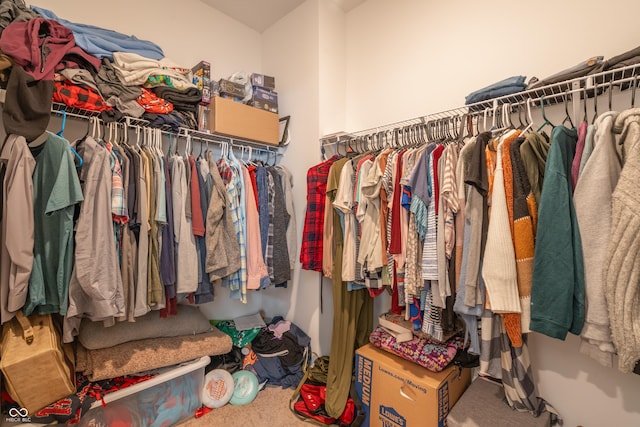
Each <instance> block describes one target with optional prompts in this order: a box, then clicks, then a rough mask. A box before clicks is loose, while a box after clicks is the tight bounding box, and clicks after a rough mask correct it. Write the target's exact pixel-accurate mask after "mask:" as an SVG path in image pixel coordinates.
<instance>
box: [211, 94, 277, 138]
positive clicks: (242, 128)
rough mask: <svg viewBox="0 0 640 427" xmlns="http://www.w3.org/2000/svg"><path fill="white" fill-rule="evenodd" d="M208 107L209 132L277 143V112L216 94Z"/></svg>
mask: <svg viewBox="0 0 640 427" xmlns="http://www.w3.org/2000/svg"><path fill="white" fill-rule="evenodd" d="M209 107H210V108H211V113H210V115H209V130H210V131H211V132H214V133H218V134H221V135H226V136H230V137H236V138H240V139H247V140H250V141H256V142H261V143H263V144H269V145H278V144H279V138H278V136H279V135H278V130H279V118H278V115H277V114H274V113H271V112H269V111H264V110H259V109H257V108H253V107H251V106H249V105H245V104H241V103H239V102H234V101H232V100H230V99H224V98H221V97H218V96H216V97H214V98H213V100H212V102H211V105H210V106H209Z"/></svg>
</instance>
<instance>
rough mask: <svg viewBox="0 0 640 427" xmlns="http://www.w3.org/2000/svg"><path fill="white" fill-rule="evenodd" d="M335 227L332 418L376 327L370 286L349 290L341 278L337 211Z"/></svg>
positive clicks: (329, 378)
mask: <svg viewBox="0 0 640 427" xmlns="http://www.w3.org/2000/svg"><path fill="white" fill-rule="evenodd" d="M333 227H334V228H333V230H334V245H335V247H334V265H333V278H332V283H333V333H332V335H331V352H330V354H329V372H328V374H327V400H326V403H325V409H326V411H327V414H328V415H329V416H330V417H334V418H338V417H339V416H340V415H341V414H342V412H343V411H344V408H345V405H346V403H347V399H348V397H349V389H350V388H351V382H352V381H353V378H352V377H353V368H354V364H353V360H354V354H355V350H356V349H357V348H359V347H362V346H363V345H365V344H367V343H368V342H369V335H370V334H371V331H372V329H373V298H371V297H370V296H369V291H368V290H367V289H360V290H356V291H348V290H347V283H346V282H343V281H342V232H341V228H342V226H341V224H340V217H339V216H338V214H337V213H336V212H335V211H334V213H333Z"/></svg>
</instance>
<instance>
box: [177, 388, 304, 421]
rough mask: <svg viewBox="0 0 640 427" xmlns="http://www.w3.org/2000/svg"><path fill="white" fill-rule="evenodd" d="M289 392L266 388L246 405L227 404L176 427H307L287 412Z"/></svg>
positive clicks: (290, 390)
mask: <svg viewBox="0 0 640 427" xmlns="http://www.w3.org/2000/svg"><path fill="white" fill-rule="evenodd" d="M292 394H293V389H288V388H287V389H283V388H281V387H267V388H266V389H264V390H263V391H261V392H260V393H258V396H256V399H255V400H254V401H253V402H251V403H250V404H248V405H244V406H233V405H230V404H227V405H225V406H223V407H222V408H218V409H213V410H212V411H211V412H209V413H208V414H206V415H205V416H203V417H201V418H197V419H196V418H192V419H189V420H186V421H184V422H183V423H181V424H178V426H179V427H201V426H202V427H205V426H206V427H211V426H215V427H217V426H220V427H223V426H224V427H236V426H237V427H246V426H252V427H275V426H277V427H301V426H306V427H309V425H310V424H309V423H306V422H304V421H300V420H299V419H298V418H296V417H295V415H293V414H292V413H291V411H290V410H289V399H290V398H291V395H292Z"/></svg>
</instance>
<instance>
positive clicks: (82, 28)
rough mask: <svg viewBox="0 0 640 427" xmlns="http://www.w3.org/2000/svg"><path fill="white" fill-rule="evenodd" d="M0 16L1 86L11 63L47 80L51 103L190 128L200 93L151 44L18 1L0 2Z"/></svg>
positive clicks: (183, 72)
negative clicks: (70, 20) (64, 17)
mask: <svg viewBox="0 0 640 427" xmlns="http://www.w3.org/2000/svg"><path fill="white" fill-rule="evenodd" d="M0 15H1V16H0V54H2V55H3V56H4V58H5V59H6V60H4V61H2V62H1V64H0V65H2V64H5V65H2V66H3V68H2V69H0V70H5V71H3V72H2V74H1V75H0V85H1V86H3V87H4V86H8V83H7V82H8V80H9V78H8V76H9V75H10V71H9V69H10V67H12V66H13V68H21V69H22V70H23V71H24V72H26V73H27V74H28V75H30V76H31V78H32V79H33V80H35V81H40V80H43V81H55V92H54V96H53V97H52V102H57V103H62V104H65V105H67V106H68V107H72V108H80V109H83V110H90V111H96V112H100V113H101V118H102V119H103V120H104V121H106V122H112V121H118V120H120V119H122V117H124V116H128V117H134V118H139V117H144V118H145V119H147V120H149V121H150V125H151V126H157V127H165V126H168V127H171V129H172V130H174V131H177V130H178V128H179V127H188V128H192V129H196V128H197V123H198V121H197V118H196V114H197V105H198V104H199V103H200V101H201V100H202V93H201V90H200V89H198V88H197V87H196V86H195V85H194V84H193V83H192V78H191V69H190V68H187V67H182V66H180V65H178V64H175V63H174V62H173V61H171V60H170V59H168V58H165V57H164V53H163V51H162V49H161V48H160V47H159V46H158V45H156V44H155V43H152V42H150V41H147V40H140V39H138V38H136V37H135V36H131V35H126V34H121V33H118V32H116V31H112V30H108V29H104V28H100V27H95V26H92V25H85V24H77V23H73V22H69V21H67V20H65V19H62V18H59V17H58V16H56V14H55V13H53V12H51V11H49V10H47V9H43V8H41V7H35V6H34V7H32V8H31V9H29V8H27V7H26V6H25V5H24V2H22V1H18V0H9V1H6V2H4V1H3V2H2V5H1V6H0ZM51 84H52V87H53V83H51ZM151 89H152V90H153V91H147V90H151ZM165 96H166V97H167V98H168V99H164V97H165ZM49 107H50V105H48V106H43V108H45V109H47V110H48V109H49Z"/></svg>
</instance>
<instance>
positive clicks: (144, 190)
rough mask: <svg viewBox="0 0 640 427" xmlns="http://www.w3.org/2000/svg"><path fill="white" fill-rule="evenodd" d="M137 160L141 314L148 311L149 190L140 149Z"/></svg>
mask: <svg viewBox="0 0 640 427" xmlns="http://www.w3.org/2000/svg"><path fill="white" fill-rule="evenodd" d="M136 158H137V162H138V183H137V190H136V191H137V193H138V222H139V223H140V229H139V233H138V266H137V268H138V275H137V278H136V297H135V311H134V312H135V316H136V317H139V316H143V315H145V314H147V313H148V312H149V310H150V309H149V304H147V286H148V284H147V283H148V274H149V268H148V267H149V227H150V225H149V190H148V187H149V186H148V185H147V177H148V176H149V173H148V168H149V162H148V159H147V157H146V155H145V154H144V152H142V151H140V152H137V153H136Z"/></svg>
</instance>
